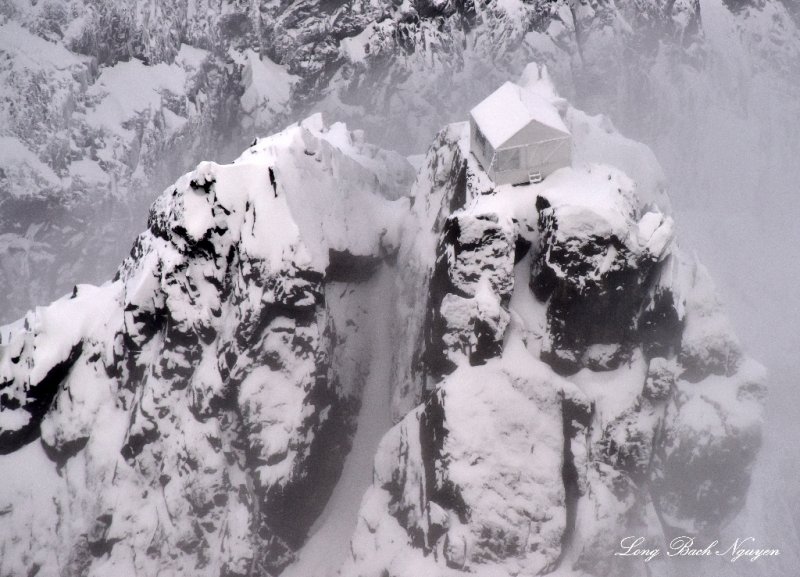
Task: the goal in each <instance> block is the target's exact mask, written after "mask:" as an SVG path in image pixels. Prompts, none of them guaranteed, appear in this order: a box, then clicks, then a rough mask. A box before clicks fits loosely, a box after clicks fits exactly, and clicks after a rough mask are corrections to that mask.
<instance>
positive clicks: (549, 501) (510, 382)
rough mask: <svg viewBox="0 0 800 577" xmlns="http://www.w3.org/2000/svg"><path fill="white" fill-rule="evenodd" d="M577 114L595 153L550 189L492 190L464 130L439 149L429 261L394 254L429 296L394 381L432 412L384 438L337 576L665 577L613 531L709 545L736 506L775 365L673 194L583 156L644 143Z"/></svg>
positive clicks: (584, 151) (573, 114)
mask: <svg viewBox="0 0 800 577" xmlns="http://www.w3.org/2000/svg"><path fill="white" fill-rule="evenodd" d="M564 112H565V117H566V118H567V120H568V121H569V123H570V128H571V131H572V133H573V135H574V137H575V139H576V142H575V146H576V149H577V150H578V151H581V156H582V159H583V160H584V162H580V163H576V164H575V165H574V166H573V168H572V169H562V170H561V171H559V172H557V173H555V174H554V175H552V176H550V177H548V178H547V179H546V180H545V181H544V182H543V183H541V184H535V185H528V186H520V187H511V186H501V187H493V186H492V185H491V183H490V182H488V181H487V179H486V177H485V175H483V174H482V172H481V170H480V168H479V167H478V166H477V165H476V164H475V161H474V158H473V157H470V156H469V154H468V131H467V127H466V125H454V126H451V127H449V128H448V129H446V130H445V131H444V132H443V133H442V134H440V136H439V137H438V139H437V141H436V145H435V146H434V148H433V149H431V151H429V153H428V157H427V163H426V165H427V168H424V169H423V171H422V173H421V174H420V177H419V178H418V181H417V184H416V186H415V189H414V194H413V195H412V201H413V202H414V207H417V206H422V207H424V208H422V209H420V210H421V211H422V212H424V213H425V215H426V219H423V220H421V223H422V225H421V226H422V227H424V226H425V225H426V224H428V223H436V222H437V219H438V225H436V224H434V227H433V230H434V237H436V238H438V248H437V249H436V255H437V257H436V258H435V260H434V259H433V258H431V257H430V256H428V257H427V259H425V258H424V257H420V258H414V257H413V250H410V251H408V252H406V250H405V247H404V249H402V250H401V253H400V258H399V260H398V263H399V264H401V265H402V264H403V263H404V262H405V263H406V264H407V266H409V269H410V270H412V271H415V274H416V275H417V276H416V277H415V278H416V279H424V281H423V283H422V284H423V285H427V286H428V290H427V295H426V296H427V299H426V300H427V303H428V304H427V313H426V317H425V319H424V320H421V321H420V322H418V323H417V324H416V325H410V324H409V325H408V332H407V333H406V335H405V338H406V339H407V340H408V342H409V343H413V344H411V345H410V348H411V349H412V350H414V347H415V346H416V347H418V349H417V350H416V353H415V354H414V353H412V354H411V355H407V354H405V353H402V352H401V358H403V359H409V358H410V359H412V362H413V361H417V363H418V364H417V366H416V367H415V368H414V367H412V368H411V370H409V372H408V373H407V374H406V375H404V379H405V380H403V381H402V382H401V383H398V386H399V389H398V390H396V391H395V399H399V400H400V402H401V404H400V405H399V406H401V407H403V409H405V408H406V407H409V406H413V405H414V404H415V403H417V402H419V401H421V404H419V405H417V406H416V407H415V408H413V409H411V410H410V411H408V412H407V413H406V414H405V416H404V417H403V418H402V420H401V421H400V422H399V423H398V424H397V425H396V426H395V427H394V428H393V429H392V430H391V431H390V432H389V434H387V436H386V437H384V439H383V441H382V442H381V445H380V447H379V449H378V455H377V457H376V464H375V480H374V482H373V486H372V488H371V489H370V490H369V491H368V492H367V494H366V496H365V498H364V501H363V502H362V505H361V513H360V518H359V524H358V528H357V530H356V534H355V536H354V538H353V541H352V544H351V547H352V553H351V556H350V558H349V559H348V562H347V563H346V564H345V566H344V568H343V570H342V575H375V576H381V575H396V576H401V575H402V576H406V575H408V576H410V575H463V574H478V575H517V574H531V575H539V574H551V573H554V572H556V573H558V574H560V575H572V574H581V575H644V574H649V573H646V572H647V571H648V570H664V569H665V568H664V567H661V565H660V564H658V563H656V569H650V568H648V567H647V566H645V565H643V564H641V563H639V564H637V563H630V560H629V559H622V558H619V557H616V558H615V557H614V556H613V551H615V550H616V548H617V547H618V544H619V542H620V539H621V538H622V537H624V536H626V535H630V534H639V535H644V536H648V538H649V540H650V541H651V542H654V543H664V542H665V540H669V539H670V538H671V537H673V536H676V535H677V534H694V535H712V536H713V535H715V533H716V531H718V528H719V527H720V526H721V525H723V524H725V523H726V522H728V521H729V520H730V519H731V518H732V517H733V516H734V515H735V514H736V513H737V512H738V511H739V510H740V508H741V507H742V505H743V502H744V499H745V495H746V493H747V488H748V484H749V476H750V470H751V468H752V465H753V460H754V457H755V454H756V451H757V449H758V447H759V445H760V425H759V423H760V412H761V403H762V401H763V396H764V389H763V383H764V374H763V369H762V368H761V367H760V366H759V365H758V364H757V363H755V362H754V361H752V360H750V359H748V358H747V357H746V356H744V355H743V353H742V352H741V348H740V345H739V344H738V341H737V339H736V337H735V336H734V335H733V334H732V332H731V328H730V325H729V324H728V322H727V320H726V319H725V317H724V315H723V313H722V312H721V309H720V306H719V303H718V301H717V299H716V297H715V294H714V289H713V285H712V284H711V281H710V279H709V277H708V274H707V272H706V271H705V269H704V268H703V267H702V266H701V265H699V264H698V263H697V262H695V261H694V260H693V259H691V258H687V257H686V256H685V255H684V254H683V253H682V252H681V251H680V249H679V248H678V246H677V245H676V243H675V240H674V225H673V221H672V218H671V217H669V216H668V215H667V214H665V213H664V212H662V210H661V208H660V207H661V206H664V204H663V200H664V197H663V191H662V190H661V189H660V188H659V187H658V186H655V187H653V186H647V185H645V186H642V187H640V186H638V185H637V183H636V182H635V181H633V180H632V179H631V178H630V177H629V176H627V175H625V174H624V173H623V172H621V171H620V170H619V169H617V168H615V167H612V166H608V165H606V164H598V163H597V161H599V160H601V159H600V158H597V157H595V158H592V151H598V152H600V151H602V154H604V155H618V156H619V158H620V160H622V161H623V162H624V160H623V159H626V160H627V163H629V164H630V165H632V166H636V165H638V166H639V167H642V166H645V165H646V162H648V160H647V159H648V158H649V154H648V152H649V151H647V150H646V149H643V148H638V147H635V146H633V145H632V143H630V142H629V141H625V139H623V138H621V137H619V136H618V135H614V134H613V133H612V134H609V133H608V132H606V133H605V138H606V141H605V143H604V145H603V146H600V145H599V144H600V143H598V142H596V141H595V142H593V139H594V136H593V135H594V134H596V133H601V132H603V131H601V130H600V128H601V126H602V125H603V120H602V119H599V118H592V117H588V116H586V115H584V114H582V113H580V112H578V111H575V110H565V111H564ZM592 160H594V161H595V162H594V163H589V162H590V161H592ZM443 161H444V164H443ZM623 162H621V164H622V163H623ZM653 180H654V181H655V182H657V179H653ZM447 206H450V207H453V206H454V207H455V210H453V209H452V208H451V210H452V212H451V214H450V216H448V217H446V218H444V219H442V218H439V217H440V216H441V215H442V214H443V211H442V207H447ZM412 230H413V232H412V233H411V236H412V237H414V238H415V240H414V241H413V244H412V246H415V247H420V250H421V251H422V252H423V254H424V252H425V251H428V252H429V251H430V249H431V247H432V246H436V243H433V244H432V243H431V242H430V241H419V240H418V239H417V238H416V237H418V235H420V234H421V227H420V229H412ZM422 247H425V248H422ZM404 257H406V258H407V260H405V261H404ZM418 282H419V280H416V281H414V282H412V287H413V286H414V285H415V284H417V283H418ZM419 292H425V291H414V294H412V295H411V297H410V299H409V302H411V299H419ZM400 306H401V309H402V310H406V309H407V307H408V306H409V305H408V303H404V302H402V301H401V302H400ZM414 331H416V334H415V333H414ZM420 349H421V350H420ZM400 350H401V351H403V347H401V348H400ZM406 362H407V361H406ZM414 377H416V380H414ZM396 408H398V407H397V406H396ZM400 412H401V413H402V412H403V411H400ZM711 463H713V465H712V464H711ZM661 564H662V565H663V563H661Z"/></svg>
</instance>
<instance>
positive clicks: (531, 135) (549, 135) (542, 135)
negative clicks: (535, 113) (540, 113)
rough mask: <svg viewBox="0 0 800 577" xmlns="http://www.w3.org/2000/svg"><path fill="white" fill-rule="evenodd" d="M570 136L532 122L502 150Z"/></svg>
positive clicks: (508, 141)
mask: <svg viewBox="0 0 800 577" xmlns="http://www.w3.org/2000/svg"><path fill="white" fill-rule="evenodd" d="M567 136H569V135H568V134H565V133H564V132H561V131H560V130H556V129H555V128H551V127H550V126H547V125H546V124H542V123H541V122H537V121H535V120H532V121H531V122H529V123H528V124H527V125H526V126H525V127H524V128H522V129H520V130H519V131H518V132H517V133H516V134H514V136H512V137H511V138H509V139H508V140H506V141H505V142H504V143H503V145H502V148H506V147H512V146H524V145H526V144H528V143H530V142H541V141H544V140H553V139H554V138H564V137H567Z"/></svg>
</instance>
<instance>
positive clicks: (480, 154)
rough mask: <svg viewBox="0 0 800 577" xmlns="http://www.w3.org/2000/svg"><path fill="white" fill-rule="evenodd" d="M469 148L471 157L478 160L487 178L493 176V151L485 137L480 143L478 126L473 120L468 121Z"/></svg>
mask: <svg viewBox="0 0 800 577" xmlns="http://www.w3.org/2000/svg"><path fill="white" fill-rule="evenodd" d="M469 148H470V151H471V152H472V154H473V156H475V158H477V159H478V162H479V163H480V165H481V168H483V170H485V171H486V172H487V173H489V176H493V175H492V158H493V157H494V152H495V151H494V149H493V148H492V145H491V144H489V141H488V140H487V139H486V138H485V137H484V138H483V141H482V142H481V139H480V132H479V129H478V126H477V125H476V124H475V120H474V119H473V118H470V119H469Z"/></svg>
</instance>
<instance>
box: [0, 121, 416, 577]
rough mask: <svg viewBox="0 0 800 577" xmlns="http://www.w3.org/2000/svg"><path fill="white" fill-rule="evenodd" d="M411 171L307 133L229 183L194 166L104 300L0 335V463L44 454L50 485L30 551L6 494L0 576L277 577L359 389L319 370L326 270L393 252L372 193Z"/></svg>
mask: <svg viewBox="0 0 800 577" xmlns="http://www.w3.org/2000/svg"><path fill="white" fill-rule="evenodd" d="M409 171H410V167H409V166H408V165H407V164H405V161H404V160H403V159H402V157H399V156H396V155H394V156H393V155H392V154H389V153H386V152H383V151H380V150H378V149H376V148H375V147H372V146H370V145H367V144H364V143H362V142H360V137H359V135H357V134H355V135H354V134H352V133H349V132H348V131H347V130H346V128H345V127H344V126H343V125H341V124H337V125H333V126H326V125H325V124H324V123H323V122H322V119H321V118H320V117H319V116H316V117H311V118H309V119H307V120H306V121H304V122H302V123H300V124H296V125H293V126H290V127H289V128H287V129H286V130H284V131H283V132H281V133H279V134H277V135H275V136H273V137H270V138H266V139H262V140H259V141H258V143H256V144H255V145H254V146H253V147H251V148H250V149H249V150H247V151H246V152H245V153H244V154H243V155H242V156H241V157H240V158H239V159H238V160H237V161H236V162H234V163H233V164H230V165H218V164H215V163H210V162H204V163H201V164H200V165H199V166H198V167H197V168H196V170H194V171H193V172H191V173H188V174H186V175H184V176H183V177H182V178H180V179H179V180H178V182H177V183H176V184H175V185H174V186H173V187H170V188H168V189H167V190H166V191H165V192H164V193H163V194H162V195H161V196H160V197H159V198H158V199H157V201H156V202H155V203H154V204H153V206H152V208H151V212H150V218H149V225H148V230H147V231H146V232H145V233H143V234H142V235H140V236H139V238H138V239H137V241H136V242H135V244H134V247H133V249H132V251H131V254H130V256H129V257H128V258H127V259H126V260H125V262H124V263H123V264H122V266H121V267H120V269H119V272H118V274H117V276H116V278H115V279H114V280H113V281H111V282H109V283H106V284H105V285H103V286H101V287H93V286H89V285H79V286H77V287H75V289H74V291H73V293H72V294H71V295H69V296H67V297H64V298H63V299H61V300H58V301H56V302H54V303H53V304H52V305H50V306H48V307H41V308H38V309H36V310H35V311H32V312H31V313H29V314H28V315H27V316H26V318H25V319H24V320H23V321H22V322H20V323H17V324H16V325H14V326H12V327H9V329H8V330H7V331H6V330H4V331H3V333H2V341H0V383H2V385H0V386H1V387H2V388H1V390H2V392H0V401H1V402H0V452H2V453H9V452H12V451H16V450H19V449H20V447H22V446H23V445H24V444H26V443H29V442H30V441H32V440H34V439H36V438H37V437H40V438H41V443H42V446H43V448H44V450H45V452H46V454H47V456H48V457H49V458H50V459H51V460H52V461H53V462H54V463H55V464H56V465H57V467H58V472H59V476H60V478H61V479H60V482H59V483H58V489H57V490H56V491H55V494H54V495H53V498H54V504H55V507H56V510H55V511H52V512H51V513H50V515H51V517H50V518H49V521H48V522H47V523H46V524H44V525H42V528H43V530H42V531H40V532H39V533H37V535H36V537H35V542H36V543H38V544H39V547H37V549H36V550H33V549H31V547H30V546H31V545H32V543H31V542H27V541H22V540H18V539H15V538H14V535H15V534H18V531H19V530H20V528H22V527H26V523H27V522H28V521H27V520H26V518H25V515H26V510H27V509H26V503H27V502H28V500H31V499H37V498H39V497H38V496H37V495H36V494H35V493H31V494H27V495H26V494H25V493H24V492H23V493H21V494H20V493H17V494H12V495H10V496H7V497H9V498H11V501H10V502H8V503H3V507H4V509H3V510H4V512H5V515H4V517H3V520H2V523H0V532H2V534H3V537H2V540H3V550H4V554H3V558H2V561H0V574H3V575H15V574H20V573H27V572H29V571H32V570H33V569H32V568H34V567H36V568H37V569H36V570H38V571H39V573H40V574H42V575H65V574H66V575H102V574H106V573H107V572H109V571H111V572H115V573H120V574H126V575H133V574H148V575H149V574H162V575H166V574H170V575H180V574H185V572H191V573H192V574H193V575H254V574H276V573H277V572H279V571H280V569H281V568H282V567H284V566H285V565H287V564H288V563H289V562H290V561H291V560H292V557H293V552H294V551H295V550H296V549H297V548H298V547H299V546H300V545H301V544H302V542H303V540H304V539H305V537H306V533H307V531H308V529H309V527H310V526H311V524H312V523H313V521H314V520H315V518H316V516H317V515H318V514H319V512H320V511H321V510H322V508H323V507H324V505H325V502H326V499H327V497H328V495H329V494H330V491H331V490H332V489H333V483H334V481H335V479H336V478H337V476H338V474H339V471H340V469H341V466H342V461H343V459H344V456H345V454H346V452H347V450H348V448H349V442H350V438H351V435H352V432H353V419H354V416H355V411H356V409H357V407H358V404H359V398H360V393H361V389H362V387H363V380H362V381H357V380H356V379H357V378H358V374H359V373H358V370H357V369H355V368H348V367H347V366H346V365H345V363H344V362H340V361H337V360H336V359H339V358H340V357H341V356H342V355H343V354H344V353H346V352H347V351H348V350H350V351H351V352H352V349H353V347H354V346H357V345H348V344H347V342H348V340H350V339H351V338H354V336H353V330H352V329H350V328H349V327H348V326H347V322H349V321H351V318H352V316H351V315H350V314H349V313H348V308H347V307H348V306H352V305H351V304H350V305H349V304H348V299H347V298H342V297H341V296H338V297H334V296H333V294H331V297H332V298H330V299H326V291H327V290H328V286H327V285H328V284H330V285H331V287H330V288H332V289H334V288H336V287H337V286H338V289H339V291H342V290H344V291H345V292H347V291H349V290H350V288H349V285H348V283H347V281H346V280H345V281H342V280H341V279H339V280H336V279H335V278H333V277H335V276H337V275H340V274H341V272H340V271H332V269H331V267H332V264H333V260H332V259H331V257H330V255H331V254H338V255H348V256H347V257H341V256H340V257H339V258H340V260H342V259H343V261H344V262H345V263H346V262H348V261H347V259H348V258H350V259H357V258H364V259H372V260H375V261H378V262H379V261H380V260H381V259H384V258H386V257H387V256H388V255H389V254H391V253H392V252H394V251H396V245H395V244H394V243H395V241H394V240H393V239H395V238H396V236H397V234H396V232H394V228H395V224H394V223H395V221H396V220H397V216H396V213H397V212H398V211H402V210H403V209H404V207H406V206H407V201H406V200H404V199H402V198H400V199H399V200H388V199H387V198H386V196H390V197H392V198H398V197H400V196H402V193H403V190H404V187H405V185H404V179H405V180H408V178H409V174H408V172H409ZM384 193H386V196H384ZM352 266H354V267H355V268H356V269H357V268H358V262H357V261H356V263H355V264H353V265H352ZM367 272H369V271H367ZM358 281H359V279H358V278H356V280H355V281H354V282H355V284H357V283H358ZM354 381H355V382H354ZM6 507H8V509H6ZM67 519H69V521H68V522H67ZM62 523H66V525H64V528H60V527H61V524H62Z"/></svg>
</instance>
